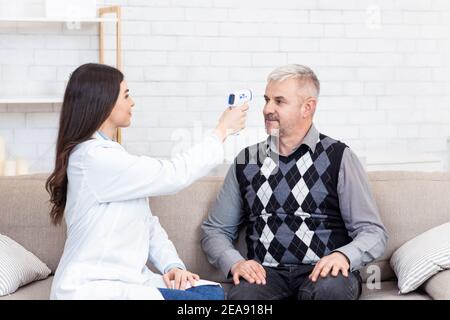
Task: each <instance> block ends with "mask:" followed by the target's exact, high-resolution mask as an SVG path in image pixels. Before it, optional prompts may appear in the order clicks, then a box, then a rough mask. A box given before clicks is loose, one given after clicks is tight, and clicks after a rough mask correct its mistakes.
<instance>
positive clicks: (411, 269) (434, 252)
mask: <svg viewBox="0 0 450 320" xmlns="http://www.w3.org/2000/svg"><path fill="white" fill-rule="evenodd" d="M390 263H391V267H392V269H393V270H394V272H395V274H396V275H397V278H398V288H399V289H400V293H408V292H411V291H413V290H415V289H417V288H418V287H419V286H421V285H422V284H423V283H424V282H425V281H427V280H428V279H429V278H430V277H432V276H433V275H435V274H436V273H438V272H439V271H442V270H445V269H450V222H448V223H444V224H442V225H440V226H438V227H435V228H432V229H430V230H428V231H426V232H424V233H422V234H420V235H418V236H417V237H415V238H413V239H411V240H409V241H408V242H406V243H405V244H404V245H402V246H401V247H400V248H398V249H397V250H396V251H395V252H394V254H393V255H392V257H391V260H390Z"/></svg>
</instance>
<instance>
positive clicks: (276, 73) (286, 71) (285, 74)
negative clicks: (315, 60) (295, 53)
mask: <svg viewBox="0 0 450 320" xmlns="http://www.w3.org/2000/svg"><path fill="white" fill-rule="evenodd" d="M291 78H298V79H300V80H303V81H307V82H309V83H312V84H313V85H314V89H315V90H314V91H315V92H314V93H312V94H313V95H314V96H315V97H316V98H317V97H318V96H319V93H320V82H319V79H317V76H316V74H315V73H314V71H312V70H311V68H309V67H307V66H303V65H301V64H288V65H285V66H281V67H278V68H276V69H275V70H273V71H272V72H271V73H270V74H269V76H268V77H267V82H269V81H283V80H286V79H291Z"/></svg>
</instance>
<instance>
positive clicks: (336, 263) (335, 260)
mask: <svg viewBox="0 0 450 320" xmlns="http://www.w3.org/2000/svg"><path fill="white" fill-rule="evenodd" d="M349 268H350V264H349V261H348V259H347V257H346V256H345V255H344V254H343V253H340V252H333V253H332V254H330V255H328V256H325V257H323V258H322V259H320V260H319V262H317V264H316V266H315V267H314V269H313V271H312V272H311V274H310V275H309V279H310V280H311V281H312V282H316V281H317V279H318V278H319V276H321V277H322V278H325V277H326V276H327V275H328V274H329V273H330V272H331V275H332V276H333V277H336V276H337V275H338V274H339V271H341V272H342V274H343V275H344V277H348V269H349Z"/></svg>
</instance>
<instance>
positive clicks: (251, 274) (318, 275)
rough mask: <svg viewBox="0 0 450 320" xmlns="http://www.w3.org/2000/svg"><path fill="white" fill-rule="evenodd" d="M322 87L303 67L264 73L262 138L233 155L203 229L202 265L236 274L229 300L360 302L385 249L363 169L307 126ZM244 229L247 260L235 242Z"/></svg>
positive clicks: (337, 144)
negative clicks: (365, 272) (364, 280)
mask: <svg viewBox="0 0 450 320" xmlns="http://www.w3.org/2000/svg"><path fill="white" fill-rule="evenodd" d="M319 89H320V85H319V81H318V79H317V77H316V75H315V74H314V72H313V71H312V70H311V69H310V68H308V67H305V66H301V65H287V66H283V67H280V68H277V69H276V70H274V71H273V72H272V73H271V74H270V75H269V77H268V83H267V86H266V92H265V95H264V98H265V100H266V103H265V106H264V110H263V114H264V119H265V127H266V132H267V134H268V135H269V137H268V138H267V140H266V141H263V142H260V143H258V144H257V145H254V146H250V147H247V148H245V149H244V150H242V151H241V152H240V154H239V155H238V156H237V157H236V159H235V161H234V164H233V165H232V166H231V168H230V170H229V171H228V173H227V175H226V177H225V181H224V184H223V186H222V189H221V190H220V192H219V194H218V197H217V201H216V203H215V205H214V207H213V209H212V211H211V212H210V213H209V216H208V218H207V220H206V221H204V223H203V225H202V230H203V234H202V248H203V250H204V251H205V252H206V254H207V256H208V260H209V261H210V263H212V264H213V265H214V266H216V267H217V268H219V269H220V270H221V271H222V272H223V273H224V274H225V275H227V276H228V277H231V276H232V277H233V281H234V286H233V287H232V288H231V290H230V291H229V293H228V299H236V300H251V299H292V298H294V299H299V300H304V299H358V297H359V296H360V294H361V277H360V275H359V271H358V269H360V268H361V267H363V266H364V265H366V264H367V263H369V262H371V261H373V260H374V259H376V258H378V257H380V256H381V255H382V254H383V252H384V250H385V247H386V242H387V235H386V230H385V228H384V226H383V224H382V222H381V220H380V216H379V213H378V211H377V207H376V204H375V201H374V198H373V196H372V194H371V191H370V187H369V184H368V180H367V176H366V174H365V171H364V169H363V167H362V165H361V163H360V162H359V160H358V158H357V157H356V155H355V154H354V153H353V152H352V150H351V149H350V148H349V147H348V146H347V145H345V144H344V143H342V142H340V141H337V140H334V139H332V138H330V137H327V136H326V135H324V134H321V133H319V132H318V131H317V129H316V128H315V126H314V124H313V116H314V112H315V111H316V105H317V99H318V95H319ZM241 226H245V227H246V242H247V249H248V256H247V259H245V258H244V257H242V255H241V254H240V253H239V252H238V251H237V250H236V248H235V247H234V245H233V241H234V240H236V239H237V237H238V229H239V227H241ZM241 278H243V279H241Z"/></svg>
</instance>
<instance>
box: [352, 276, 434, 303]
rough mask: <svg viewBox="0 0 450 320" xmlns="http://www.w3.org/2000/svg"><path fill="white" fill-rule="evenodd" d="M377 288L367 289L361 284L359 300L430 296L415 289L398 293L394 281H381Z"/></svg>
mask: <svg viewBox="0 0 450 320" xmlns="http://www.w3.org/2000/svg"><path fill="white" fill-rule="evenodd" d="M379 285H380V286H379V288H376V289H369V287H368V286H367V285H365V284H363V286H362V292H361V297H360V298H359V299H360V300H431V297H430V296H429V295H427V294H426V293H425V292H423V291H422V290H416V291H414V292H411V293H408V294H399V292H398V287H397V282H396V281H383V282H381V283H380V284H379Z"/></svg>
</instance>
